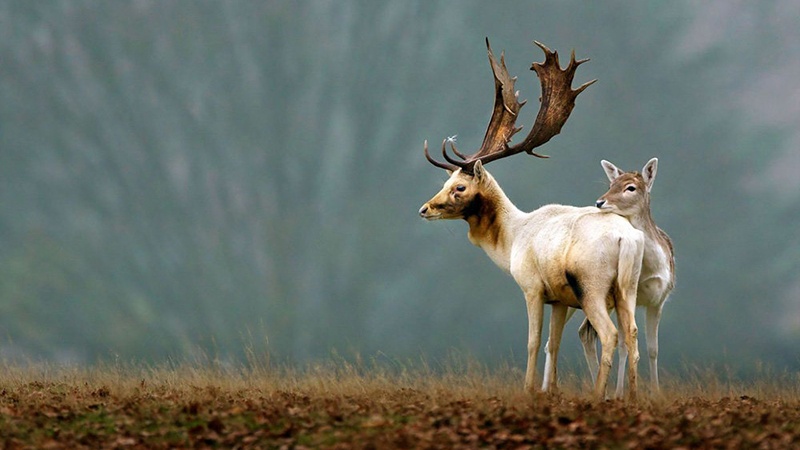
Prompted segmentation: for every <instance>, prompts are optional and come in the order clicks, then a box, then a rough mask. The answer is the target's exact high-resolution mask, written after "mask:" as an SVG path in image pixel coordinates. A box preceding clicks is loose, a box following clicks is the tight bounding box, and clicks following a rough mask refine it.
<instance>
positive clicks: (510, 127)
mask: <svg viewBox="0 0 800 450" xmlns="http://www.w3.org/2000/svg"><path fill="white" fill-rule="evenodd" d="M534 43H535V44H536V45H537V46H538V47H539V48H541V49H542V50H543V51H544V55H545V59H544V62H543V63H538V62H535V63H533V64H532V65H531V70H533V71H535V72H536V74H537V75H538V76H539V80H540V81H541V84H542V96H541V98H540V99H539V100H540V102H541V105H540V106H539V113H538V114H537V115H536V122H534V124H533V127H532V128H531V131H530V132H529V133H528V135H527V136H526V137H525V139H524V140H523V141H522V142H520V143H518V144H514V145H509V142H510V141H511V137H512V136H514V135H515V134H516V133H517V132H518V131H520V130H521V129H522V127H518V128H517V127H515V123H516V120H517V115H518V114H519V110H520V109H522V106H523V105H524V104H525V102H524V101H523V102H519V99H518V98H519V92H517V91H514V82H515V81H516V79H517V78H516V77H513V78H512V77H511V76H509V74H508V69H506V63H505V58H504V55H503V54H502V53H501V54H500V62H499V63H498V62H497V59H495V57H494V53H492V47H491V46H490V45H489V38H486V48H487V49H488V52H489V63H490V64H491V66H492V73H493V74H494V87H495V99H494V110H493V111H492V118H491V119H490V120H489V125H488V127H487V128H486V135H485V136H484V137H483V143H482V144H481V148H480V149H479V150H478V151H477V152H475V153H474V154H472V155H469V156H467V155H463V154H462V153H460V152H459V151H458V149H456V147H455V144H454V143H453V141H452V140H448V139H445V140H444V141H442V156H443V158H444V159H445V161H447V162H446V163H444V162H439V161H436V160H435V159H433V158H431V156H430V154H429V153H428V142H427V141H425V147H424V150H425V157H426V158H427V159H428V161H430V162H431V164H433V165H435V166H436V167H440V168H443V169H447V170H456V169H459V168H460V169H461V170H462V171H464V172H468V173H471V172H472V168H473V166H474V165H475V163H476V162H477V161H480V162H481V164H487V163H489V162H491V161H494V160H497V159H500V158H505V157H506V156H511V155H515V154H517V153H521V152H526V153H528V154H530V155H534V156H538V157H539V158H548V156H546V155H540V154H538V153H536V152H534V151H533V149H534V148H536V147H539V146H541V145H542V144H544V143H546V142H547V141H549V140H550V139H551V138H552V137H553V136H555V135H557V134H558V133H560V132H561V127H562V126H564V123H566V121H567V119H568V118H569V115H570V113H571V112H572V108H574V107H575V98H576V97H577V96H578V94H580V93H581V92H583V90H584V89H586V88H587V87H589V86H590V85H591V84H592V83H594V82H595V81H597V80H592V81H589V82H588V83H584V84H583V85H581V86H580V87H579V88H578V89H572V80H573V78H574V77H575V71H576V70H577V68H578V66H579V65H581V64H583V63H585V62H586V61H588V59H582V60H578V61H576V60H575V51H574V50H573V52H572V57H571V58H570V61H569V65H568V66H567V68H566V69H563V70H562V69H561V65H560V64H559V62H558V52H553V51H551V50H550V49H549V48H547V47H546V46H544V45H543V44H541V43H540V42H536V41H534ZM448 141H449V142H450V148H451V150H452V151H453V153H454V154H455V155H456V156H458V157H459V158H461V160H458V159H455V158H453V157H451V156H450V155H448V153H447V148H446V145H447V142H448Z"/></svg>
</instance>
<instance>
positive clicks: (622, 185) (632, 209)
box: [581, 158, 675, 397]
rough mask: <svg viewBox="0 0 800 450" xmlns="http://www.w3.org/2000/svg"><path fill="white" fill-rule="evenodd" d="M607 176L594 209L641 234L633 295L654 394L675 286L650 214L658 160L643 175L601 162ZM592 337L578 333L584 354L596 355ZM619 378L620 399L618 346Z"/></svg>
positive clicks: (666, 248) (666, 241) (664, 241)
mask: <svg viewBox="0 0 800 450" xmlns="http://www.w3.org/2000/svg"><path fill="white" fill-rule="evenodd" d="M600 164H601V165H602V166H603V170H604V171H605V173H606V176H608V179H609V181H610V182H611V186H610V188H609V189H608V192H606V193H605V194H603V196H602V197H600V198H599V199H598V200H597V203H596V206H597V207H598V208H600V209H601V210H603V211H607V212H611V213H614V214H618V215H620V216H622V217H625V218H626V219H628V220H629V221H630V222H631V224H632V225H633V227H634V228H636V229H637V230H640V231H641V232H643V233H644V237H645V241H644V242H645V245H644V257H643V259H642V274H641V276H640V277H639V287H638V291H637V293H636V304H637V305H638V306H644V307H645V308H646V315H645V319H646V320H645V336H646V340H647V355H648V357H649V359H650V383H651V386H652V388H653V390H654V391H658V390H659V384H658V323H659V322H660V320H661V310H662V309H663V308H664V304H665V303H666V301H667V298H668V297H669V294H670V292H671V291H672V288H673V287H674V286H675V257H674V251H673V247H672V240H670V238H669V236H668V235H667V233H665V232H664V230H662V229H661V228H659V227H658V226H657V225H656V223H655V221H653V216H652V215H651V214H650V191H651V190H652V189H653V182H654V181H655V179H656V171H657V169H658V158H653V159H651V160H650V161H648V162H647V164H645V165H644V167H643V168H642V172H641V173H638V172H624V171H622V170H620V169H619V168H618V167H617V166H615V165H614V164H612V163H610V162H608V161H606V160H603V161H601V162H600ZM593 338H594V334H592V333H581V341H583V344H584V350H586V349H588V348H591V351H595V344H594V340H593ZM619 350H620V353H619V354H620V360H619V378H618V379H617V396H618V397H619V396H621V395H622V389H623V386H624V383H625V380H624V377H623V376H622V374H623V372H624V371H625V360H624V355H625V353H626V348H625V346H624V345H620V348H619ZM588 360H593V361H594V364H595V367H594V368H593V369H594V370H596V364H597V354H596V352H595V354H594V356H593V357H590V355H587V361H588Z"/></svg>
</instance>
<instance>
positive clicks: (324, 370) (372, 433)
mask: <svg viewBox="0 0 800 450" xmlns="http://www.w3.org/2000/svg"><path fill="white" fill-rule="evenodd" d="M717 373H718V371H714V372H711V371H700V370H696V371H694V372H693V375H691V376H689V377H685V378H684V379H683V380H678V379H675V378H670V377H666V378H667V380H666V382H665V383H664V390H663V394H662V395H658V396H653V395H648V394H647V393H645V394H644V395H643V398H641V399H640V401H639V402H638V403H636V404H630V403H627V402H624V401H606V402H599V403H598V402H592V401H591V400H590V399H589V396H588V394H586V393H587V392H589V391H590V390H589V389H588V386H587V384H588V383H586V382H584V381H581V380H578V379H576V378H568V379H567V380H565V381H564V382H562V384H561V392H560V393H558V394H552V395H538V396H533V397H531V396H528V395H525V394H524V393H523V392H522V390H521V383H522V373H521V371H520V370H519V369H517V368H513V367H500V368H495V369H489V368H487V367H485V366H483V365H481V364H478V363H476V362H475V361H474V360H470V359H469V358H461V359H460V358H451V359H450V360H448V361H446V362H444V363H437V364H430V363H428V362H426V361H415V362H413V363H412V362H403V363H400V362H397V361H390V360H388V359H385V358H384V359H382V360H381V361H380V362H378V361H375V360H373V361H368V362H365V361H360V360H356V361H355V362H345V361H343V360H339V359H337V358H334V359H333V360H331V361H329V362H325V363H320V364H315V365H309V366H305V367H303V368H301V369H298V368H292V367H273V366H271V365H269V364H266V363H263V364H257V363H251V364H248V365H246V366H226V365H223V364H218V363H214V362H206V363H203V364H167V365H162V366H146V365H141V364H109V365H101V366H98V367H93V368H79V367H55V366H49V365H31V366H28V367H18V366H12V367H5V368H4V369H3V370H2V371H0V445H2V446H3V448H118V447H125V448H191V447H194V448H198V447H200V448H204V447H207V448H213V447H219V448H263V447H281V446H286V447H311V448H336V447H339V448H352V447H356V448H454V447H466V448H474V447H510V448H524V447H532V448H537V447H538V448H541V447H567V448H568V447H581V448H587V447H588V448H608V447H611V448H617V447H628V446H635V447H640V448H644V447H652V448H661V447H670V448H673V447H681V446H686V447H693V448H695V447H705V448H723V447H726V448H731V447H736V448H741V447H763V448H786V447H791V446H796V445H798V444H800V380H799V379H798V376H797V375H796V374H769V373H766V372H765V373H764V375H763V376H762V377H760V379H759V381H755V382H736V381H730V380H728V379H727V377H720V376H718V374H717Z"/></svg>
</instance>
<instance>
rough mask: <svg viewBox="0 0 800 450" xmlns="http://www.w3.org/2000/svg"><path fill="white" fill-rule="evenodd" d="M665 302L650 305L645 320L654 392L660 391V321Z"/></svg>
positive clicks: (651, 383)
mask: <svg viewBox="0 0 800 450" xmlns="http://www.w3.org/2000/svg"><path fill="white" fill-rule="evenodd" d="M663 306H664V303H661V304H660V305H658V306H648V307H647V316H646V322H645V333H646V335H647V336H646V337H647V356H648V357H649V359H650V385H651V386H652V389H653V392H658V391H659V389H660V388H659V384H658V323H659V322H660V321H661V310H662V308H663Z"/></svg>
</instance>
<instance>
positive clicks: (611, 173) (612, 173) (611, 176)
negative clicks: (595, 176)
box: [600, 159, 625, 182]
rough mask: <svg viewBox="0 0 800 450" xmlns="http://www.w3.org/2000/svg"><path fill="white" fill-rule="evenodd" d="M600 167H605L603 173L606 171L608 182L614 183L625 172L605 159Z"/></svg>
mask: <svg viewBox="0 0 800 450" xmlns="http://www.w3.org/2000/svg"><path fill="white" fill-rule="evenodd" d="M600 165H601V166H603V171H605V173H606V176H607V177H608V181H610V182H613V181H614V180H616V179H617V177H619V176H620V175H622V174H623V173H625V172H623V171H622V170H621V169H620V168H619V167H617V166H615V165H614V164H611V163H610V162H608V161H606V160H605V159H604V160H602V161H600Z"/></svg>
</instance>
